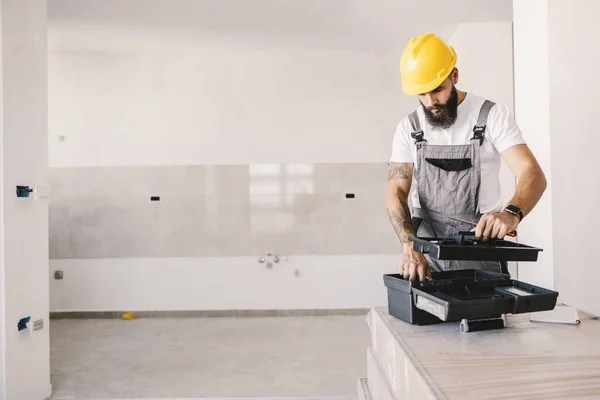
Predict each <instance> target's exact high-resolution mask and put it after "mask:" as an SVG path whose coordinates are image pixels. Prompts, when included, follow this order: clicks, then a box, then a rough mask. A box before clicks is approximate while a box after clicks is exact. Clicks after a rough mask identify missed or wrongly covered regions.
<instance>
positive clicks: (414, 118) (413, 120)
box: [408, 110, 427, 144]
mask: <svg viewBox="0 0 600 400" xmlns="http://www.w3.org/2000/svg"><path fill="white" fill-rule="evenodd" d="M408 120H409V121H410V125H411V126H412V130H413V131H412V133H411V134H410V136H412V138H413V139H415V144H416V143H420V142H426V141H427V140H425V139H423V131H422V130H421V124H420V123H419V115H418V114H417V110H415V111H413V112H412V113H410V115H409V116H408Z"/></svg>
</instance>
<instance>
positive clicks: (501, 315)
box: [383, 232, 558, 331]
mask: <svg viewBox="0 0 600 400" xmlns="http://www.w3.org/2000/svg"><path fill="white" fill-rule="evenodd" d="M468 234H469V233H464V232H463V233H462V235H459V236H457V238H455V239H442V240H440V239H437V238H430V239H427V238H411V240H413V241H414V242H415V247H414V248H415V250H416V251H422V250H423V252H426V253H427V251H429V255H430V256H432V252H431V249H432V247H433V248H435V250H434V251H433V255H437V254H444V250H445V249H447V248H448V247H451V246H455V247H457V248H458V250H457V249H454V250H453V251H454V252H457V253H456V256H457V258H455V259H460V260H465V259H469V260H473V258H468V257H473V254H477V255H478V256H479V257H480V258H479V259H480V260H496V259H497V258H500V260H502V261H503V260H514V259H515V258H531V254H529V255H528V256H526V257H523V254H524V253H521V252H520V251H522V249H526V250H527V251H535V253H536V254H537V251H541V250H540V249H536V248H533V247H529V246H523V247H518V249H519V250H517V252H515V251H514V250H515V247H512V246H506V245H505V243H502V245H501V246H500V248H499V247H498V246H497V243H498V242H497V241H496V242H493V243H483V242H476V244H472V243H471V244H469V245H466V246H463V247H462V253H461V250H460V247H461V246H460V244H459V243H458V242H459V241H461V240H464V237H465V236H467V235H468ZM453 241H454V242H453ZM503 242H504V241H503ZM417 243H421V244H422V245H420V246H417V245H416V244H417ZM427 243H429V244H430V245H428V244H427ZM463 243H464V242H463ZM475 246H476V247H477V250H476V251H473V249H472V248H471V247H475ZM532 249H534V250H532ZM494 257H497V258H494ZM434 258H435V257H434ZM383 279H384V284H385V286H386V287H387V292H388V312H389V314H390V315H392V316H393V317H396V318H398V319H401V320H403V321H406V322H408V323H411V324H415V325H429V324H436V323H441V322H453V321H454V322H458V321H460V322H461V330H463V331H475V330H482V329H494V328H501V327H505V326H506V317H505V315H506V314H520V313H527V312H534V311H546V310H552V309H553V308H554V307H555V306H556V301H557V298H558V292H555V291H552V290H548V289H545V288H542V287H539V286H534V285H530V284H528V283H525V282H521V281H518V280H514V279H511V277H510V276H509V275H508V274H502V273H498V272H491V271H486V270H480V269H466V270H453V271H443V272H432V276H431V279H426V280H424V281H418V280H417V281H413V282H410V281H408V280H405V279H404V278H403V277H402V276H401V275H400V274H385V275H384V277H383Z"/></svg>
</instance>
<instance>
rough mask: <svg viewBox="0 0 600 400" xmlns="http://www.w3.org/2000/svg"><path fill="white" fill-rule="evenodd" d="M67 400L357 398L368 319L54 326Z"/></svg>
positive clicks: (54, 356)
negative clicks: (123, 399)
mask: <svg viewBox="0 0 600 400" xmlns="http://www.w3.org/2000/svg"><path fill="white" fill-rule="evenodd" d="M50 336H51V369H52V386H53V391H54V394H53V396H54V397H55V398H58V399H63V398H64V399H101V398H108V399H111V398H182V397H183V398H190V397H198V398H207V397H329V396H350V397H352V398H354V397H355V396H356V382H357V379H358V378H361V377H364V376H366V349H367V347H368V346H369V340H370V339H369V330H368V327H367V324H366V319H365V317H364V316H326V317H273V318H174V319H137V320H134V321H123V320H120V319H105V320H101V319H96V320H53V321H52V323H51V333H50Z"/></svg>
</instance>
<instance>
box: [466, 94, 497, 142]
mask: <svg viewBox="0 0 600 400" xmlns="http://www.w3.org/2000/svg"><path fill="white" fill-rule="evenodd" d="M495 105H496V103H494V102H492V101H489V100H486V101H484V102H483V105H482V106H481V109H480V110H479V116H478V117H477V124H476V125H475V126H474V127H473V137H472V138H471V140H479V144H480V145H481V144H482V143H483V136H484V134H485V128H486V124H487V119H488V115H489V114H490V110H491V109H492V107H494V106H495Z"/></svg>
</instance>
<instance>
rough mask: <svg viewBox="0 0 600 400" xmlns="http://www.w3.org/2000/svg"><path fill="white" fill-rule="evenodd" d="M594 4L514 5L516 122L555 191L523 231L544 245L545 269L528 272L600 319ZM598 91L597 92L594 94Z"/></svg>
mask: <svg viewBox="0 0 600 400" xmlns="http://www.w3.org/2000/svg"><path fill="white" fill-rule="evenodd" d="M599 12H600V3H598V2H597V1H593V0H588V1H585V0H575V1H569V2H564V1H554V0H518V1H515V2H514V18H515V78H516V79H515V83H516V94H517V97H516V105H517V119H518V121H519V122H520V123H521V124H522V126H525V127H526V130H527V132H528V134H529V136H528V140H529V141H530V144H531V145H532V147H533V148H534V151H535V152H536V155H537V156H538V158H540V161H541V163H542V166H543V168H544V170H545V172H546V174H547V175H548V176H549V178H550V185H549V188H548V191H547V193H546V195H545V196H544V199H543V200H542V202H541V203H540V206H539V207H538V208H537V210H536V215H535V216H534V215H532V216H531V219H530V218H528V219H530V222H529V223H528V224H527V225H526V226H527V227H528V228H527V229H528V230H527V231H525V225H524V228H522V229H521V236H524V235H525V234H527V235H528V238H531V240H538V241H539V242H541V243H544V246H543V247H544V248H545V252H544V253H545V254H543V264H542V268H537V267H533V268H532V269H531V270H530V271H529V272H528V273H530V274H531V277H532V279H533V280H536V281H538V282H541V283H547V282H552V280H553V281H554V282H553V283H554V287H555V288H556V290H558V291H559V292H560V301H563V302H565V303H568V304H572V305H574V306H576V307H578V308H580V309H582V310H585V311H588V312H592V313H594V314H596V315H600V293H599V292H598V290H597V289H596V284H597V282H598V281H599V280H600V271H599V270H598V269H597V268H596V266H595V264H594V257H593V256H594V253H593V252H594V244H593V241H594V237H595V236H594V235H595V226H596V218H595V217H594V214H595V210H597V209H598V208H599V207H600V190H599V189H598V185H597V181H598V173H597V170H598V169H597V167H596V166H595V165H594V160H595V159H596V158H597V155H596V149H597V148H598V147H599V146H600V137H599V136H598V134H597V126H598V122H597V119H596V115H597V112H596V101H595V97H594V95H595V93H596V92H597V91H598V90H600V78H599V77H598V74H597V70H598V68H600V57H599V56H598V54H597V53H596V52H595V51H593V49H595V48H596V43H595V40H594V39H595V37H596V36H597V33H600V28H598V27H597V24H596V21H595V16H596V15H598V13H599ZM597 89H598V90H597Z"/></svg>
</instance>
